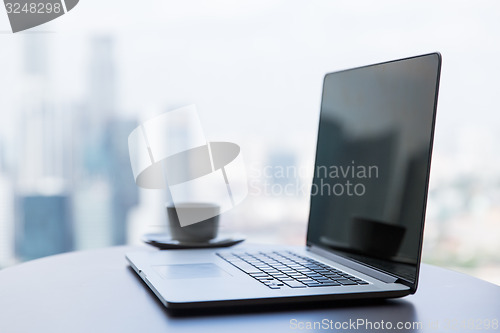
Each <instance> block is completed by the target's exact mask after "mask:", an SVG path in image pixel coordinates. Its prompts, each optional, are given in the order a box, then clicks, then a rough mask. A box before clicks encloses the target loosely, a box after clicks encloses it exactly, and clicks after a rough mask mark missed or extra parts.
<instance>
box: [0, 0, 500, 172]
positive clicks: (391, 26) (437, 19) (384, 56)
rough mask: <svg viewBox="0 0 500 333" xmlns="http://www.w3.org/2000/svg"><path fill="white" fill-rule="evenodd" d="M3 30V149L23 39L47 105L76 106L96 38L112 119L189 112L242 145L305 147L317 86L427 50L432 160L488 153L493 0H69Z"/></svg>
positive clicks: (499, 31) (18, 85)
mask: <svg viewBox="0 0 500 333" xmlns="http://www.w3.org/2000/svg"><path fill="white" fill-rule="evenodd" d="M9 29H10V27H9V24H8V19H7V15H6V13H5V11H3V10H1V9H0V32H1V33H0V66H1V67H0V68H1V72H2V75H1V76H0V96H1V98H0V114H2V116H3V118H4V120H3V121H2V122H1V124H0V135H1V136H4V137H5V136H7V137H11V136H13V134H14V133H13V132H14V131H15V127H13V126H12V123H15V119H16V114H15V113H16V112H15V106H16V105H17V104H18V103H19V99H22V98H26V96H20V95H19V93H18V92H19V91H20V90H21V89H22V86H23V85H24V84H26V82H25V81H24V79H23V77H22V53H21V52H22V39H23V36H25V35H26V34H40V35H43V37H44V38H45V40H46V42H47V45H49V48H48V58H49V70H48V72H49V75H50V79H51V86H50V87H49V89H51V91H52V93H53V96H54V99H55V100H56V101H57V103H62V104H64V103H73V102H74V101H82V100H85V94H86V86H87V84H88V81H87V69H88V59H87V55H88V52H89V49H88V45H89V39H90V38H91V37H93V36H100V35H107V36H111V37H112V38H113V39H114V40H115V49H114V56H115V60H116V62H115V63H116V69H117V73H118V101H119V110H120V113H122V114H124V115H128V116H137V117H139V118H140V119H148V118H150V117H151V116H152V115H154V114H158V113H161V112H163V111H165V109H168V108H173V107H176V106H180V105H185V104H191V103H195V104H197V106H198V110H199V113H200V118H201V120H202V122H203V124H204V126H205V130H206V134H207V136H208V137H209V138H210V139H212V140H217V139H222V138H223V139H225V140H228V141H234V142H241V143H242V145H243V146H245V145H248V146H250V145H252V144H253V143H255V142H265V143H268V144H273V145H277V146H280V145H282V146H285V147H286V146H293V145H295V144H304V145H307V146H311V148H313V147H314V141H315V135H316V129H317V121H318V116H319V102H320V97H321V85H322V79H323V76H324V74H326V73H328V72H331V71H335V70H340V69H345V68H349V67H354V66H361V65H366V64H371V63H376V62H380V61H386V60H391V59H397V58H401V57H406V56H413V55H417V54H423V53H428V52H433V51H439V52H441V53H442V56H443V67H442V77H441V88H440V97H439V105H438V118H437V128H436V141H435V143H436V145H435V152H437V153H440V152H442V153H443V154H445V153H447V152H450V151H457V150H460V153H463V154H465V153H464V150H468V151H470V154H475V155H477V156H476V157H475V158H477V159H478V163H481V164H487V163H490V160H489V158H490V157H488V156H490V155H491V154H493V153H494V152H495V151H496V149H495V148H496V147H497V146H498V143H500V138H499V137H498V135H497V134H496V127H497V126H496V124H498V122H499V121H500V113H499V112H497V110H498V101H497V96H498V93H499V90H500V84H499V83H498V77H499V75H500V65H499V61H498V59H500V44H499V43H498V40H499V37H500V36H499V35H500V3H499V2H498V1H475V2H471V1H377V2H376V3H375V2H373V1H330V0H329V1H326V0H325V1H316V0H314V1H279V0H271V1H261V0H259V1H255V0H254V1H229V0H215V1H206V0H204V1H202V0H200V1H189V0H188V1H164V0H145V1H141V2H140V3H138V2H136V1H130V2H126V1H118V0H107V1H105V2H104V1H98V0H81V1H80V3H79V4H78V6H77V7H75V9H74V10H72V11H71V12H69V13H68V14H66V15H64V16H62V17H60V18H59V19H57V20H54V21H53V22H51V23H48V24H45V25H43V26H40V27H38V28H35V29H32V30H29V31H27V32H25V33H17V34H12V33H10V32H9ZM283 138H286V140H283ZM471 140H472V142H471ZM459 143H460V147H459ZM478 147H479V148H478ZM248 149H250V147H248ZM478 154H479V155H478Z"/></svg>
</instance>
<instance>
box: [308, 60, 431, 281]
mask: <svg viewBox="0 0 500 333" xmlns="http://www.w3.org/2000/svg"><path fill="white" fill-rule="evenodd" d="M439 67H440V57H439V55H437V54H430V55H426V56H421V57H416V58H410V59H405V60H400V61H395V62H390V63H384V64H379V65H373V66H367V67H363V68H357V69H352V70H347V71H342V72H337V73H331V74H328V75H326V76H325V81H324V87H323V100H322V105H321V116H320V125H319V133H318V145H317V152H316V165H315V170H314V181H313V185H312V189H311V212H310V220H309V229H308V236H307V240H308V244H310V245H312V244H314V245H316V246H320V247H323V248H327V249H329V250H332V251H334V252H335V253H336V254H339V255H342V256H348V257H350V258H352V259H355V260H357V261H361V262H364V263H366V264H368V265H370V266H372V267H375V268H378V269H381V270H384V271H387V272H390V273H392V274H395V275H397V276H400V277H402V278H404V279H405V280H407V281H409V282H411V283H413V282H414V281H415V278H416V274H417V263H418V261H419V257H420V243H421V238H422V230H423V220H424V215H425V201H426V193H427V180H428V172H429V164H430V154H431V146H432V133H433V122H434V114H435V103H436V93H437V92H436V90H437V89H436V88H437V85H438V77H439V75H438V72H439Z"/></svg>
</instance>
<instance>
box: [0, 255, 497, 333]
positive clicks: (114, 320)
mask: <svg viewBox="0 0 500 333" xmlns="http://www.w3.org/2000/svg"><path fill="white" fill-rule="evenodd" d="M138 249H146V250H151V248H146V247H144V248H142V247H141V248H138V247H114V248H107V249H101V250H91V251H82V252H73V253H67V254H61V255H57V256H52V257H47V258H43V259H39V260H34V261H31V262H27V263H24V264H20V265H17V266H14V267H10V268H7V269H4V270H2V271H0V332H2V333H3V332H5V333H15V332H50V333H54V332H121V333H122V332H156V331H157V332H239V333H242V332H258V333H264V332H288V331H292V332H297V331H302V332H312V331H330V332H341V331H342V332H365V331H367V332H371V331H374V332H375V331H376V332H385V331H387V330H388V329H387V328H392V329H393V330H395V331H396V328H398V327H397V325H404V326H406V328H407V329H402V330H401V331H404V332H444V331H450V332H478V331H480V332H497V331H500V328H499V326H498V325H499V322H498V321H499V320H500V287H499V286H496V285H494V284H491V283H488V282H485V281H482V280H479V279H476V278H473V277H470V276H467V275H464V274H461V273H457V272H453V271H450V270H446V269H442V268H438V267H434V266H430V265H422V268H421V273H420V274H421V275H420V281H419V287H418V291H417V293H416V294H415V295H411V296H407V297H404V298H401V299H394V300H387V301H383V302H377V303H374V304H371V303H370V304H367V303H364V302H361V303H360V302H357V303H345V304H344V303H342V304H332V306H328V307H314V308H307V307H301V308H300V309H297V308H287V309H283V308H281V309H262V310H259V309H254V310H253V311H246V312H245V311H241V310H240V311H239V312H231V313H227V312H210V313H206V312H204V313H197V314H196V315H188V316H174V315H172V314H171V313H169V312H168V311H167V310H165V309H164V308H163V306H162V304H161V303H160V302H159V301H158V300H157V299H156V297H155V296H154V294H153V293H152V292H151V291H149V289H148V288H147V287H146V286H145V284H144V283H143V282H142V280H140V278H138V277H137V276H136V275H135V273H134V272H133V271H132V269H131V268H130V267H129V266H128V264H127V261H126V260H125V257H124V254H125V253H126V252H130V251H134V250H138ZM388 325H391V327H389V326H388ZM404 326H403V327H404ZM377 328H378V329H377ZM383 328H385V329H383Z"/></svg>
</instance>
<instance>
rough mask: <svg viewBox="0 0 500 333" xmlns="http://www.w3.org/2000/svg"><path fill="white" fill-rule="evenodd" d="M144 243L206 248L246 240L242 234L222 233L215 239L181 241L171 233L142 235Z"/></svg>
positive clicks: (226, 245)
mask: <svg viewBox="0 0 500 333" xmlns="http://www.w3.org/2000/svg"><path fill="white" fill-rule="evenodd" d="M142 240H143V242H144V243H146V244H149V245H152V246H155V247H157V248H160V249H163V250H167V249H205V248H213V247H229V246H233V245H236V244H238V243H241V242H243V241H244V240H245V237H243V236H242V235H227V234H220V235H219V236H217V237H216V238H214V239H211V240H209V241H204V242H181V241H178V240H175V239H172V238H171V237H170V235H169V234H166V233H165V234H145V235H144V236H143V237H142Z"/></svg>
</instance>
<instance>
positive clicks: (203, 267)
mask: <svg viewBox="0 0 500 333" xmlns="http://www.w3.org/2000/svg"><path fill="white" fill-rule="evenodd" d="M153 268H154V269H155V271H157V272H158V274H160V275H161V276H162V277H163V278H164V279H204V278H215V277H224V276H228V275H229V274H228V273H227V272H225V271H223V270H222V268H220V267H219V266H217V265H215V264H211V263H206V264H182V265H158V266H153Z"/></svg>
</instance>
